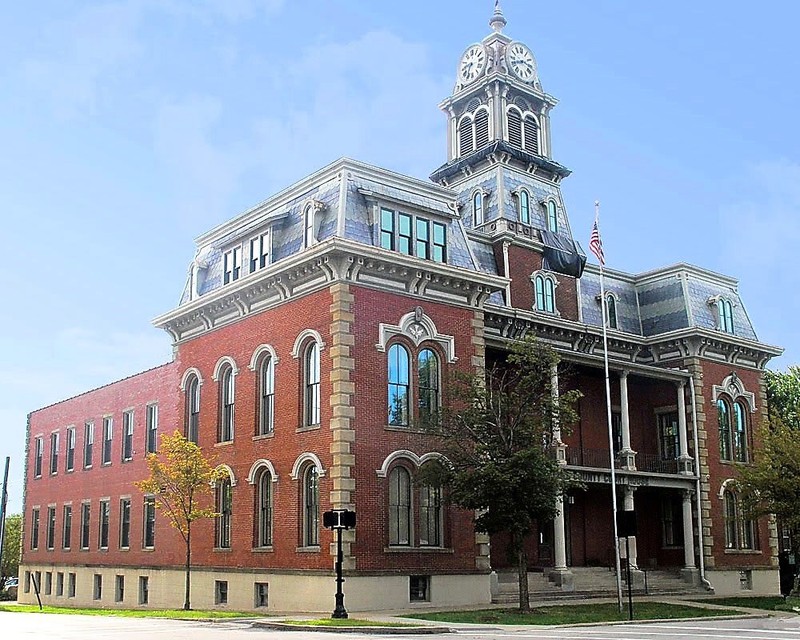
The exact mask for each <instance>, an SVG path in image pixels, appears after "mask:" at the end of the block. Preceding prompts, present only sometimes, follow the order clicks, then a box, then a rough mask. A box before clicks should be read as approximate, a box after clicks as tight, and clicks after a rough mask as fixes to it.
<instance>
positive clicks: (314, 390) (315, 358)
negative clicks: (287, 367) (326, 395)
mask: <svg viewBox="0 0 800 640" xmlns="http://www.w3.org/2000/svg"><path fill="white" fill-rule="evenodd" d="M319 369H320V360H319V345H318V344H317V343H316V342H314V341H312V342H309V344H308V346H306V350H305V356H304V358H303V378H304V380H303V387H304V391H303V398H304V403H303V405H304V413H305V415H304V422H305V425H306V426H307V427H310V426H314V425H318V424H319V423H320V386H319V385H320V371H319Z"/></svg>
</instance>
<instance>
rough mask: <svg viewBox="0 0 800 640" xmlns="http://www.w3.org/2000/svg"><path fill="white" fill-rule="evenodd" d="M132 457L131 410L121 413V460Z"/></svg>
mask: <svg viewBox="0 0 800 640" xmlns="http://www.w3.org/2000/svg"><path fill="white" fill-rule="evenodd" d="M131 458H133V411H126V412H125V413H123V414H122V460H123V462H127V461H128V460H130V459H131Z"/></svg>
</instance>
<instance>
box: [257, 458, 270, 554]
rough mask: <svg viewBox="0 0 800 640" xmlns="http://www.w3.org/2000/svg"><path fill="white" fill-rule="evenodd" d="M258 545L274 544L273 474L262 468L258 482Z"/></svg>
mask: <svg viewBox="0 0 800 640" xmlns="http://www.w3.org/2000/svg"><path fill="white" fill-rule="evenodd" d="M256 514H257V518H256V544H255V546H256V547H270V546H272V474H271V473H270V472H269V470H268V469H264V470H262V472H261V474H260V475H259V476H258V482H257V483H256Z"/></svg>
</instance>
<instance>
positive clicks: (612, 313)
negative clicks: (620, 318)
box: [606, 293, 617, 329]
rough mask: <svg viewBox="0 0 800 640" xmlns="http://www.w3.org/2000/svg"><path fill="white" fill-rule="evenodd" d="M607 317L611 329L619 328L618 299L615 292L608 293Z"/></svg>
mask: <svg viewBox="0 0 800 640" xmlns="http://www.w3.org/2000/svg"><path fill="white" fill-rule="evenodd" d="M606 317H607V321H608V325H607V326H608V328H609V329H616V328H617V299H616V298H615V297H614V295H613V294H611V293H608V294H606Z"/></svg>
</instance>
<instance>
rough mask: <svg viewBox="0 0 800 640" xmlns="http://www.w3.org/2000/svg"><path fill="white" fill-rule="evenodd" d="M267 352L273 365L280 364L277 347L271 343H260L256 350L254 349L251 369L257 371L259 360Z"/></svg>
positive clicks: (249, 366)
mask: <svg viewBox="0 0 800 640" xmlns="http://www.w3.org/2000/svg"><path fill="white" fill-rule="evenodd" d="M265 353H268V354H269V357H270V358H271V359H272V364H273V366H274V365H276V364H278V362H279V361H280V360H279V358H278V354H277V353H276V352H275V347H273V346H272V345H271V344H260V345H258V346H257V347H256V349H255V351H253V356H252V357H251V358H250V364H249V365H248V368H249V369H250V371H255V370H256V369H257V368H258V361H259V360H260V359H261V356H263V355H264V354H265Z"/></svg>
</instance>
